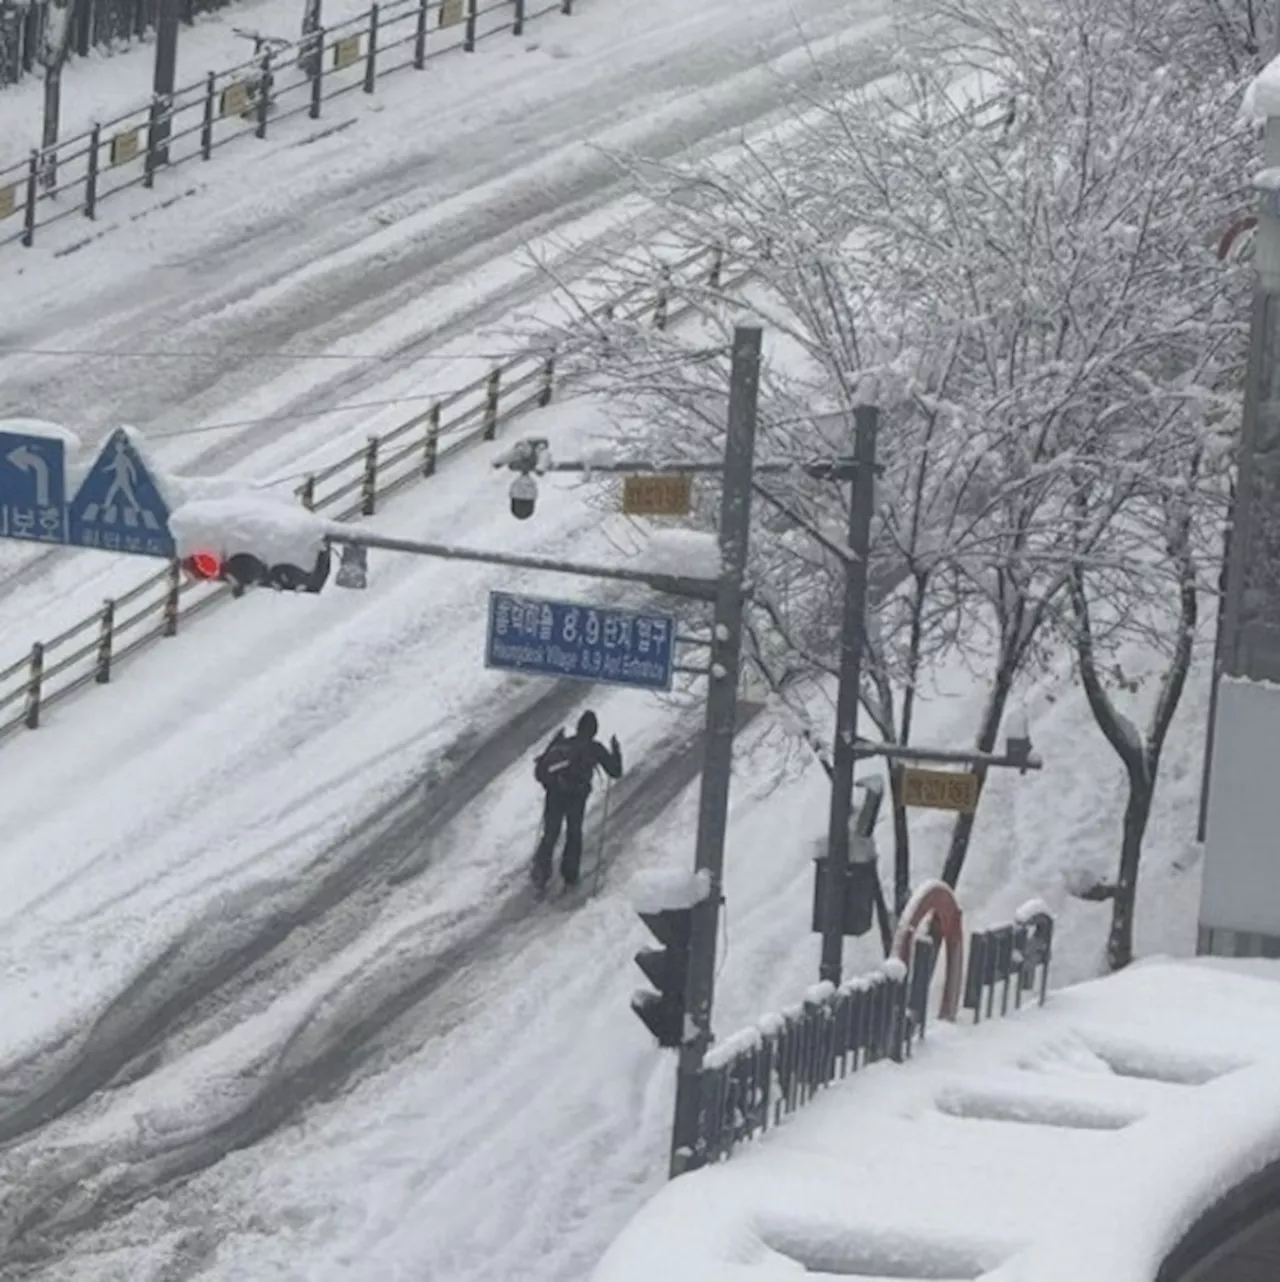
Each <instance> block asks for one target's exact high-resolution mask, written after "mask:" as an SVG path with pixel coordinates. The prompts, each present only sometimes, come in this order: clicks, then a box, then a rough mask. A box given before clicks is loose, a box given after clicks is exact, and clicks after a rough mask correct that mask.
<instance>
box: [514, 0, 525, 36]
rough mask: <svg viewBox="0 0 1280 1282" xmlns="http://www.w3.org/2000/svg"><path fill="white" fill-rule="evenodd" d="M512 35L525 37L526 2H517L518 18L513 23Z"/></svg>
mask: <svg viewBox="0 0 1280 1282" xmlns="http://www.w3.org/2000/svg"><path fill="white" fill-rule="evenodd" d="M511 34H512V35H513V36H522V35H524V0H516V16H515V18H514V19H512V22H511Z"/></svg>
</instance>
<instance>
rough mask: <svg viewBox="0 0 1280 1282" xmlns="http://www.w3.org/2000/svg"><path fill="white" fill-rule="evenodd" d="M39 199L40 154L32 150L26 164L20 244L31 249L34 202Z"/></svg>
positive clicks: (34, 224)
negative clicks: (24, 206)
mask: <svg viewBox="0 0 1280 1282" xmlns="http://www.w3.org/2000/svg"><path fill="white" fill-rule="evenodd" d="M39 199H40V153H39V152H38V151H36V150H35V149H32V152H31V159H30V160H28V162H27V207H26V209H24V210H23V211H22V243H23V245H25V246H26V248H27V249H30V248H31V245H32V242H33V241H34V240H35V238H36V201H37V200H39Z"/></svg>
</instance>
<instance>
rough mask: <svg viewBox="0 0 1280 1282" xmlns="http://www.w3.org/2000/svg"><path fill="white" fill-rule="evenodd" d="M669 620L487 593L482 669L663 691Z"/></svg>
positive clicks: (669, 663) (670, 666)
mask: <svg viewBox="0 0 1280 1282" xmlns="http://www.w3.org/2000/svg"><path fill="white" fill-rule="evenodd" d="M675 639H676V621H675V619H674V618H673V617H672V616H671V615H669V614H657V613H653V612H650V611H637V610H615V609H606V608H603V607H600V606H594V605H578V604H577V603H575V602H573V601H544V600H542V599H541V598H540V597H527V596H516V595H514V594H513V593H510V592H490V593H489V636H488V641H487V643H486V645H485V656H484V662H485V667H487V668H503V669H505V670H506V671H508V672H524V673H528V674H530V675H535V676H541V677H575V678H577V679H578V680H581V681H602V682H606V683H608V684H610V685H619V686H632V687H634V688H637V689H641V690H670V689H671V677H672V673H673V671H674V668H675V648H676V647H675Z"/></svg>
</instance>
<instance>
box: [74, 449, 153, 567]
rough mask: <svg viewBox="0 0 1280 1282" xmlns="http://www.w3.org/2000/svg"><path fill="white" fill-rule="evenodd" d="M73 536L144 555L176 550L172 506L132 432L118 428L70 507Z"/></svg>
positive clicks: (93, 544) (109, 548)
mask: <svg viewBox="0 0 1280 1282" xmlns="http://www.w3.org/2000/svg"><path fill="white" fill-rule="evenodd" d="M68 515H69V517H70V521H69V528H70V536H71V537H70V541H71V542H72V543H75V544H78V545H79V546H80V547H87V548H103V549H105V550H106V551H109V552H133V553H135V554H138V555H141V556H163V557H172V556H173V555H174V543H173V536H172V535H171V534H170V533H169V505H168V504H167V503H166V502H165V499H164V495H163V494H162V493H161V491H160V486H159V485H158V484H157V483H156V480H155V478H154V477H153V476H152V474H151V472H150V471H149V470H148V468H147V465H146V463H145V462H144V461H143V458H142V455H141V454H139V453H138V449H137V447H136V446H135V445H134V443H133V441H132V440H131V439H130V437H129V434H128V432H126V431H125V430H124V429H123V428H117V429H116V430H115V431H114V432H113V433H112V434H111V435H110V437H108V438H107V443H106V444H105V445H104V446H103V448H102V453H101V454H99V455H98V457H97V459H96V460H95V461H94V464H93V466H92V467H91V468H90V469H89V471H88V474H87V475H86V476H85V478H84V480H83V481H82V482H81V483H80V488H79V489H78V490H77V491H76V496H75V498H73V499H72V500H71V503H70V505H69V508H68Z"/></svg>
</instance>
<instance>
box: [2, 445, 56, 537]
mask: <svg viewBox="0 0 1280 1282" xmlns="http://www.w3.org/2000/svg"><path fill="white" fill-rule="evenodd" d="M66 477H67V471H66V456H65V451H64V449H63V444H62V441H61V440H59V439H58V438H57V437H53V436H23V435H19V434H18V433H16V432H0V538H6V539H29V540H31V541H32V542H35V543H65V542H66V541H67V507H66V503H67V498H66V485H67V479H66Z"/></svg>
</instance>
